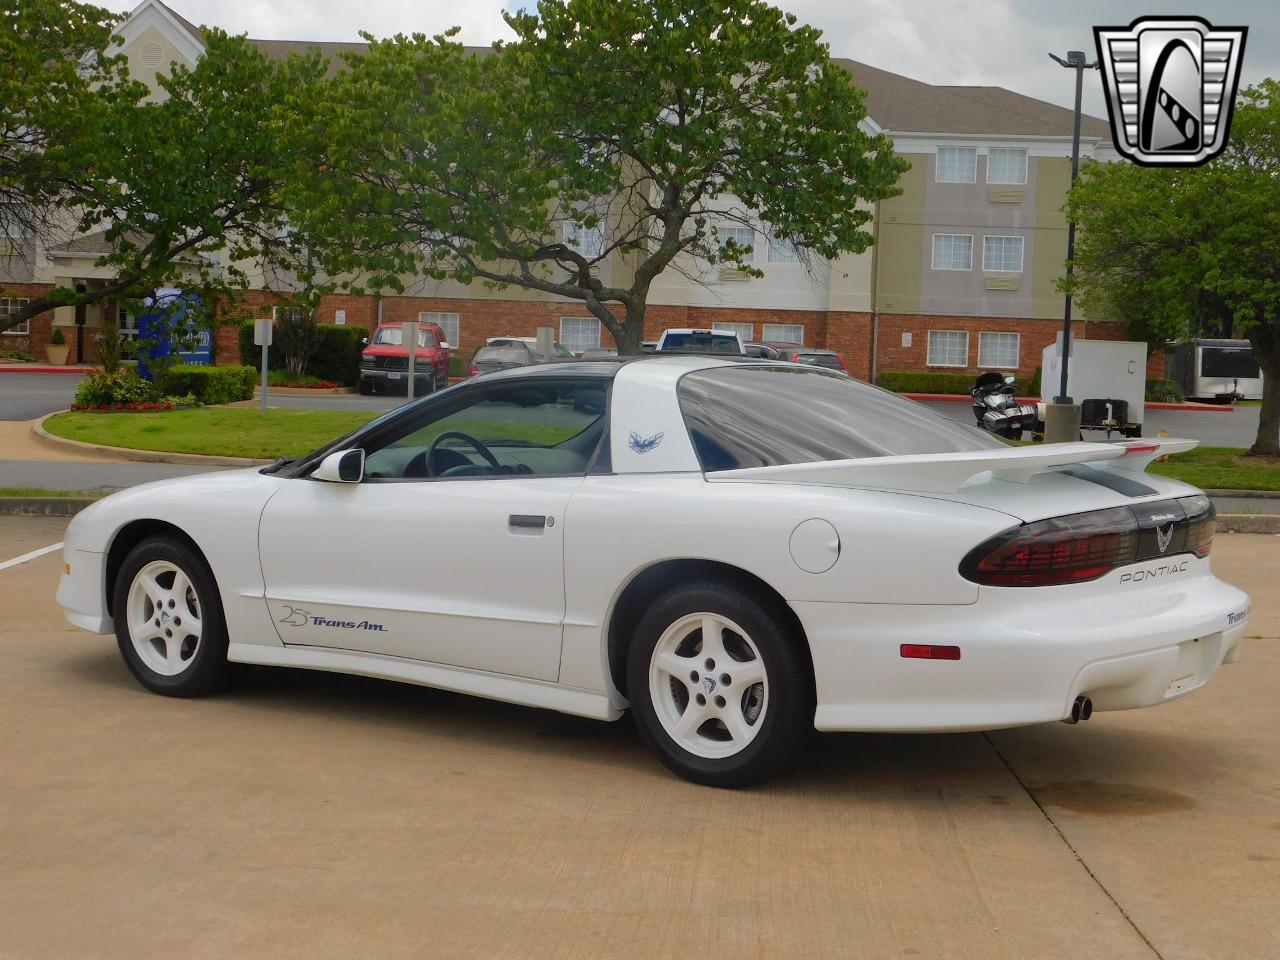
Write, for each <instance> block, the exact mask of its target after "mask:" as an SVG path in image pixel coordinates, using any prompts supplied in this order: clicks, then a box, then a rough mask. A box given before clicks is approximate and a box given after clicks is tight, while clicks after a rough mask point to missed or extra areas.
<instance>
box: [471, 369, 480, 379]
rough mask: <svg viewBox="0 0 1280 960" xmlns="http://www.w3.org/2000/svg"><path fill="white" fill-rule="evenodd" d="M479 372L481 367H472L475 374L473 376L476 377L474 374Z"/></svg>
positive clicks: (472, 373)
mask: <svg viewBox="0 0 1280 960" xmlns="http://www.w3.org/2000/svg"><path fill="white" fill-rule="evenodd" d="M479 372H480V368H479V367H472V368H471V376H473V377H474V376H475V375H476V374H477V373H479Z"/></svg>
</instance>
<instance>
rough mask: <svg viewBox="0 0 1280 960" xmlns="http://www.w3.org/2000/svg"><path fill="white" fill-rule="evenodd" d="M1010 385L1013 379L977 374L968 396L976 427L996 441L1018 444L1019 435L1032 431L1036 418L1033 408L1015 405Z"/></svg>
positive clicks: (1031, 406)
mask: <svg viewBox="0 0 1280 960" xmlns="http://www.w3.org/2000/svg"><path fill="white" fill-rule="evenodd" d="M1013 384H1014V379H1013V377H1008V376H1005V375H1004V374H1000V373H983V374H979V376H978V379H977V380H975V381H974V382H973V386H972V387H971V388H970V389H969V396H970V397H972V398H973V415H974V418H975V419H976V420H977V421H978V426H980V427H982V429H984V430H986V431H987V432H988V433H994V434H995V435H996V436H998V437H1005V438H1007V439H1009V440H1021V439H1022V434H1023V431H1025V430H1031V431H1034V430H1035V428H1036V420H1037V414H1036V407H1035V404H1029V403H1019V402H1018V398H1017V397H1015V396H1014V391H1013Z"/></svg>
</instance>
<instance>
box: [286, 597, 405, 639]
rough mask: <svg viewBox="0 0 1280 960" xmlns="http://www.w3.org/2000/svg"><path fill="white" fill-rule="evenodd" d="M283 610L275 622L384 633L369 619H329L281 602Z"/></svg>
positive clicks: (378, 624) (383, 630) (385, 630)
mask: <svg viewBox="0 0 1280 960" xmlns="http://www.w3.org/2000/svg"><path fill="white" fill-rule="evenodd" d="M281 608H282V609H283V610H284V611H285V614H284V616H283V617H281V618H280V619H279V620H277V621H276V623H287V624H288V625H289V626H291V627H337V628H338V629H339V630H371V631H373V632H374V633H386V632H387V628H386V627H385V626H383V625H382V624H380V623H372V622H370V621H369V620H330V619H329V618H328V617H317V616H316V615H315V614H313V613H312V612H311V611H310V610H303V609H301V608H300V607H291V606H289V604H287V603H284V604H281Z"/></svg>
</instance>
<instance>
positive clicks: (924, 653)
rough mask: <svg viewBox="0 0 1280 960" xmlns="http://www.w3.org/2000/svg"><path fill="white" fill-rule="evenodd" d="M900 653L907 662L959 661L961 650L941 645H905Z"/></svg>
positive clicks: (900, 648) (901, 647) (899, 649)
mask: <svg viewBox="0 0 1280 960" xmlns="http://www.w3.org/2000/svg"><path fill="white" fill-rule="evenodd" d="M898 653H900V654H901V655H902V657H903V658H904V659H907V660H959V659H960V648H959V647H951V646H946V645H945V644H939V643H904V644H902V646H900V647H899V648H898Z"/></svg>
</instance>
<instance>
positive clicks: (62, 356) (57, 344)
mask: <svg viewBox="0 0 1280 960" xmlns="http://www.w3.org/2000/svg"><path fill="white" fill-rule="evenodd" d="M70 349H71V348H70V347H69V346H67V337H66V334H64V333H63V332H62V328H61V327H54V328H53V335H52V336H50V337H49V344H48V346H46V347H45V351H46V353H47V354H48V357H49V362H50V363H51V364H53V365H54V366H55V367H61V366H63V365H65V364H66V362H67V351H69V350H70Z"/></svg>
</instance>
